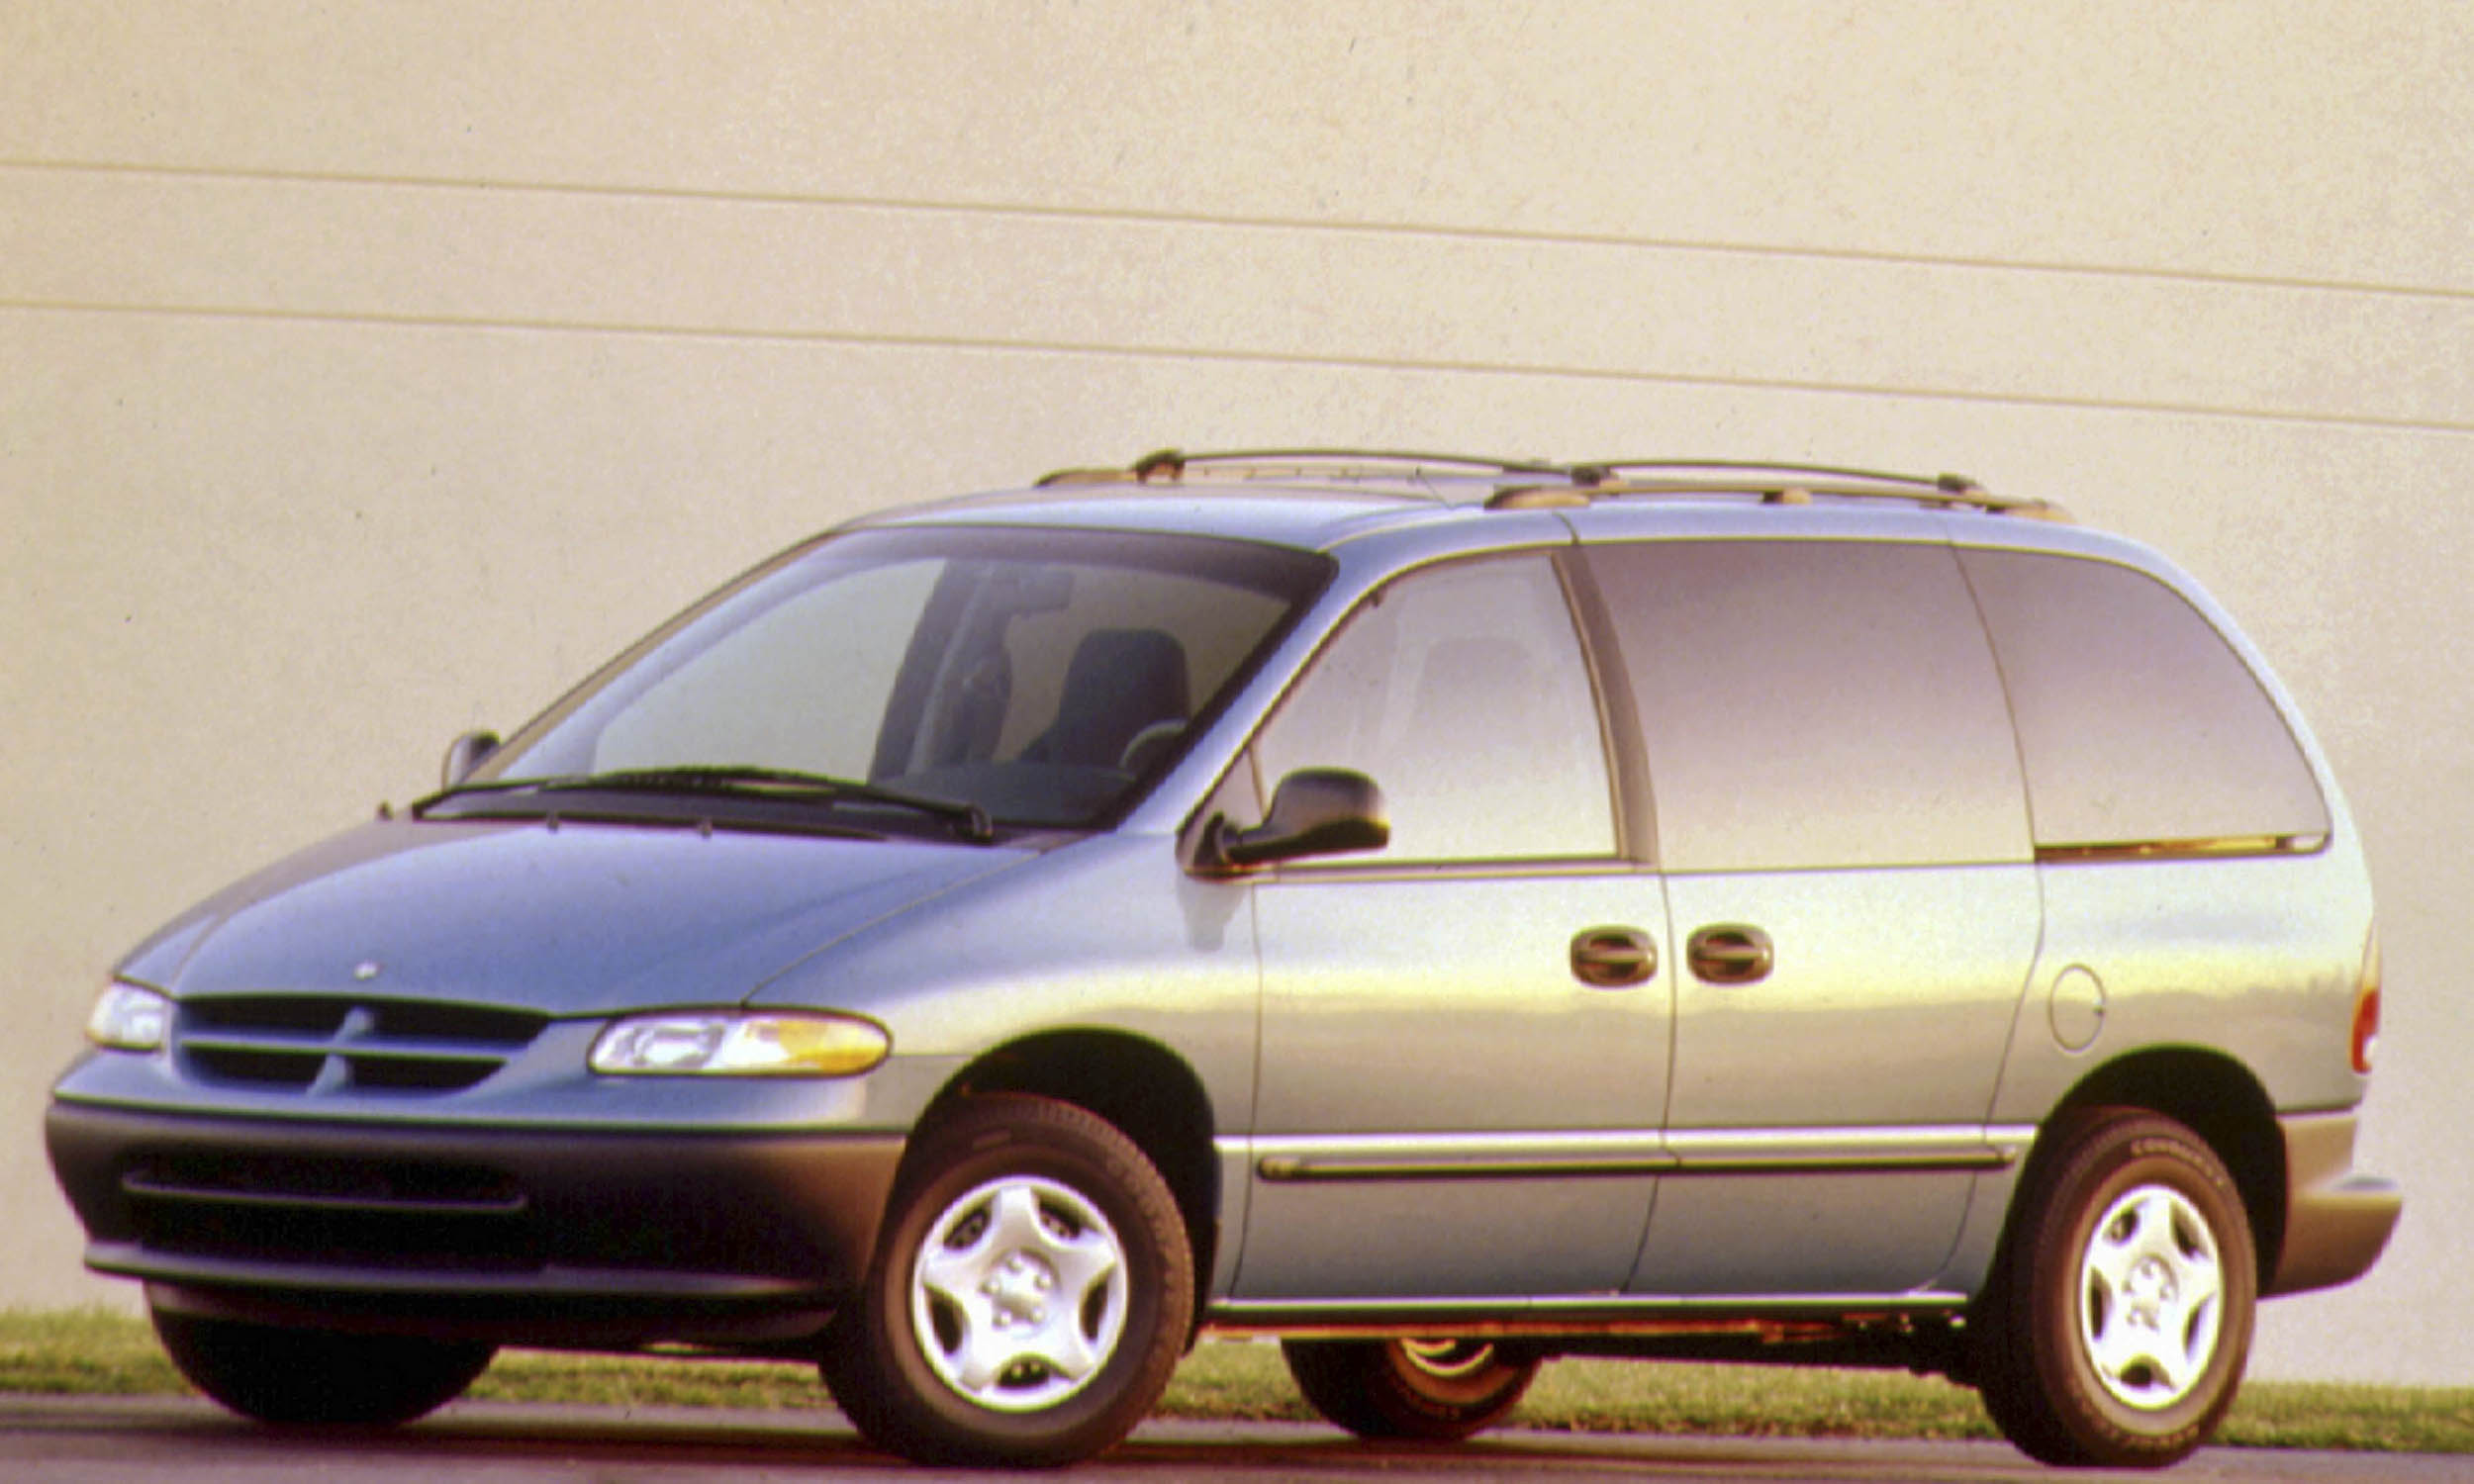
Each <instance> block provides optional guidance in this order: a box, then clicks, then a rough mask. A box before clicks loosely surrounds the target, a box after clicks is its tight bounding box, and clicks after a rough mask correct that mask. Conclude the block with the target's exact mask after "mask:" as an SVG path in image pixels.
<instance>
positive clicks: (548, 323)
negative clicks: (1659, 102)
mask: <svg viewBox="0 0 2474 1484" xmlns="http://www.w3.org/2000/svg"><path fill="white" fill-rule="evenodd" d="M0 311H23V312H28V313H43V314H82V315H120V316H132V317H141V316H147V315H157V316H165V317H171V318H180V319H205V320H246V321H257V322H261V323H271V324H298V325H381V326H386V327H390V328H404V329H455V330H479V331H485V332H486V331H523V332H525V333H536V334H573V335H619V336H635V337H640V338H648V339H679V340H718V341H737V342H741V343H757V344H780V345H847V346H858V347H869V348H879V349H914V350H957V351H973V352H989V353H1002V354H1046V355H1078V356H1092V357H1098V358H1105V359H1113V360H1186V361H1201V362H1212V363H1219V364H1239V365H1260V366H1313V367H1318V368H1325V369H1336V370H1357V371H1403V372H1416V373H1421V374H1429V375H1434V374H1448V375H1476V376H1535V377H1549V378H1562V379H1567V380H1572V381H1601V382H1631V383H1635V384H1639V385H1645V386H1675V387H1711V388H1719V389H1723V390H1729V391H1748V392H1796V393H1812V394H1822V395H1829V396H1839V397H1875V398H1888V399H1892V400H1896V401H1919V402H1955V403H1963V404H1969V405H1976V406H1994V407H2024V408H2054V409H2062V410H2067V411H2072V412H2108V413H2139V414H2150V415H2156V416H2163V417H2208V418H2221V419H2226V420H2232V421H2251V422H2269V423H2278V424H2286V425H2303V426H2322V427H2352V428H2374V429H2378V430H2380V431H2383V432H2421V433H2445V434H2468V433H2474V421H2465V422H2455V421H2438V420H2432V419H2426V418H2413V417H2369V416H2362V415H2350V414H2336V413H2306V412H2297V411H2292V410H2287V409H2278V408H2240V407H2215V406H2210V405H2208V404H2206V403H2175V402H2133V401H2127V400H2118V399H2109V398H2102V397H2064V396H2058V395H2039V394H2036V393H2028V392H1971V391H1968V390H1966V389H1964V388H1957V387H1925V386H1891V385H1866V384H1863V383H1860V382H1832V381H1811V380H1795V379H1793V378H1786V377H1760V376H1716V375H1709V374H1705V373H1696V372H1681V371H1651V370H1638V369H1624V368H1619V367H1610V366H1557V365H1550V364H1547V363H1544V362H1525V361H1468V360H1447V359H1435V360H1416V359H1406V358H1392V357H1384V356H1372V355H1318V354H1315V353H1314V352H1312V351H1284V350H1235V349H1229V348H1226V347H1214V346H1177V345H1142V344H1108V343H1103V342H1098V341H1073V340H1007V339H998V338H975V337H971V336H964V335H903V334H880V333H870V332H867V331H862V330H836V329H811V330H798V329H732V328H728V327H726V326H714V325H705V326H700V325H630V324H620V323H615V322H593V321H561V320H487V319H479V318H473V319H462V318H457V317H455V316H451V315H387V314H377V313H362V314H337V313H333V312H327V311H312V310H271V309H244V308H233V307H223V306H214V305H173V304H106V303H77V302H70V301H52V300H36V299H0Z"/></svg>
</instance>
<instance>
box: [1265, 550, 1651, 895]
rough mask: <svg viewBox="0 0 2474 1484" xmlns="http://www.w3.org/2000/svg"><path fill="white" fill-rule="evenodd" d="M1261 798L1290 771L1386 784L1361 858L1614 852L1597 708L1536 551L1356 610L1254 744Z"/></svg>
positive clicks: (1550, 577)
mask: <svg viewBox="0 0 2474 1484" xmlns="http://www.w3.org/2000/svg"><path fill="white" fill-rule="evenodd" d="M1255 756H1256V759H1257V761H1258V764H1259V766H1260V768H1261V772H1262V779H1263V786H1264V788H1265V791H1266V792H1267V793H1268V791H1269V790H1270V788H1271V787H1272V786H1273V785H1274V784H1276V783H1277V782H1278V781H1279V780H1280V779H1282V778H1284V777H1285V776H1286V775H1287V774H1289V773H1291V772H1294V771H1295V770H1297V769H1300V768H1316V767H1321V768H1348V769H1354V770H1356V771H1357V772H1360V773H1363V774H1366V775H1367V776H1368V777H1370V778H1372V779H1374V780H1375V782H1376V783H1377V784H1379V785H1380V786H1381V788H1382V789H1383V793H1384V796H1385V798H1386V800H1387V802H1388V804H1389V807H1390V815H1391V844H1390V845H1389V847H1388V848H1386V849H1384V850H1382V851H1380V852H1378V853H1373V854H1369V855H1356V856H1351V857H1350V858H1349V860H1350V862H1351V863H1352V864H1359V863H1366V862H1370V861H1383V862H1410V861H1416V862H1428V861H1469V860H1487V861H1498V860H1504V861H1508V860H1555V859H1569V858H1575V857H1577V858H1593V857H1604V856H1608V855H1611V854H1613V853H1614V850H1615V828H1614V818H1613V811H1612V807H1611V804H1610V794H1609V787H1608V781H1607V771H1606V749H1605V744H1604V740H1603V736H1602V733H1601V731H1600V728H1599V724H1598V710H1597V702H1596V699H1595V696H1594V694H1593V692H1592V689H1591V687H1590V684H1589V676H1588V670H1587V666H1586V664H1585V662H1584V661H1583V659H1582V656H1581V650H1580V641H1579V637H1578V635H1577V634H1576V632H1575V631H1574V629H1573V626H1572V618H1571V611H1570V607H1569V605H1568V604H1567V603H1566V600H1565V596H1564V588H1563V584H1562V583H1561V582H1560V581H1559V580H1558V579H1557V577H1556V573H1555V568H1554V565H1553V563H1552V561H1551V560H1550V559H1548V558H1546V557H1544V556H1518V557H1499V558H1490V559H1484V560H1478V561H1472V562H1463V563H1457V564H1454V565H1451V566H1445V567H1435V568H1428V569H1425V570H1423V571H1419V572H1414V573H1411V574H1409V575H1408V576H1406V577H1403V578H1401V579H1399V580H1397V581H1395V582H1393V583H1391V584H1390V585H1389V586H1387V587H1385V588H1384V589H1382V590H1381V591H1380V592H1379V593H1377V594H1376V595H1375V596H1374V597H1373V598H1371V599H1369V600H1368V601H1367V602H1366V603H1363V604H1362V605H1361V606H1360V607H1359V608H1358V610H1357V611H1356V612H1355V613H1353V614H1351V615H1350V617H1349V618H1348V620H1347V621H1346V622H1345V623H1344V624H1343V626H1342V628H1341V630H1340V633H1339V634H1338V636H1337V637H1335V638H1334V639H1333V640H1332V641H1331V643H1330V644H1328V645H1326V646H1325V647H1324V650H1323V652H1322V654H1321V655H1319V656H1318V657H1317V658H1316V659H1315V661H1314V664H1313V666H1312V668H1311V669H1309V670H1308V671H1307V672H1306V675H1305V677H1304V679H1302V680H1300V681H1299V682H1298V683H1297V685H1296V688H1295V689H1294V690H1292V691H1291V692H1290V693H1289V695H1288V697H1287V699H1286V700H1285V701H1284V702H1283V703H1282V706H1281V709H1280V711H1279V713H1278V714H1277V715H1275V716H1274V717H1273V718H1272V720H1271V721H1270V723H1269V724H1267V725H1266V726H1265V727H1264V729H1263V731H1262V733H1261V734H1260V735H1259V736H1258V738H1257V739H1256V744H1255Z"/></svg>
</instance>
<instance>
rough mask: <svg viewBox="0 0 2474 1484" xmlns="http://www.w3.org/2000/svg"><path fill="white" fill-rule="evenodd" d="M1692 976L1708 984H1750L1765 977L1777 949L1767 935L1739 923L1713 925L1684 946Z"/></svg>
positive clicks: (1701, 931)
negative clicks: (1772, 945) (1771, 944)
mask: <svg viewBox="0 0 2474 1484" xmlns="http://www.w3.org/2000/svg"><path fill="white" fill-rule="evenodd" d="M1685 953H1686V955H1687V958H1688V960H1689V962H1690V963H1691V965H1692V973H1693V974H1695V975H1697V976H1698V977H1699V978H1700V979H1701V980H1702V981H1703V982H1705V983H1711V984H1750V983H1753V982H1754V981H1756V980H1758V979H1765V978H1767V977H1769V971H1770V969H1771V968H1772V967H1773V966H1774V965H1775V964H1776V963H1777V961H1778V954H1777V950H1776V949H1774V948H1772V947H1771V946H1770V943H1769V935H1768V934H1767V933H1764V932H1762V931H1761V930H1760V928H1757V927H1747V926H1745V925H1744V924H1743V923H1740V922H1714V923H1712V924H1710V925H1709V926H1708V927H1705V928H1703V929H1701V930H1700V931H1699V932H1697V933H1694V934H1693V935H1692V939H1691V941H1690V942H1689V943H1688V944H1687V945H1686V946H1685Z"/></svg>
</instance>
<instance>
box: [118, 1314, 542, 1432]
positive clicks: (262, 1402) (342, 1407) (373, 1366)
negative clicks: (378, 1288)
mask: <svg viewBox="0 0 2474 1484" xmlns="http://www.w3.org/2000/svg"><path fill="white" fill-rule="evenodd" d="M153 1320H154V1333H155V1335H156V1336H157V1337H159V1338H160V1339H161V1340H162V1342H163V1348H164V1349H165V1351H167V1352H168V1353H169V1354H170V1355H171V1357H172V1364H174V1365H176V1366H178V1367H179V1368H180V1373H181V1374H182V1375H184V1376H186V1377H188V1378H189V1382H190V1384H191V1385H193V1386H195V1387H197V1388H198V1389H199V1390H200V1391H203V1392H205V1393H206V1394H207V1395H208V1396H210V1397H213V1398H214V1399H215V1400H216V1401H218V1402H220V1403H222V1404H223V1405H224V1406H226V1407H228V1408H230V1409H231V1410H233V1411H235V1412H238V1413H239V1414H240V1415H241V1416H243V1417H250V1418H255V1419H256V1420H257V1421H259V1422H262V1423H273V1424H276V1425H278V1426H284V1427H319V1426H324V1427H392V1426H394V1425H396V1424H397V1423H408V1422H411V1421H412V1420H413V1419H414V1418H416V1417H421V1416H425V1415H427V1414H428V1413H430V1412H434V1411H436V1410H437V1409H438V1408H440V1407H443V1406H445V1405H446V1404H447V1403H449V1402H451V1401H453V1400H455V1399H456V1398H457V1397H459V1396H462V1395H463V1394H464V1389H465V1388H466V1387H468V1386H470V1385H471V1384H472V1383H473V1381H474V1379H475V1378H476V1377H478V1376H479V1375H480V1374H481V1372H482V1371H483V1370H485V1369H487V1368H488V1367H489V1364H490V1357H491V1355H492V1354H493V1353H495V1351H494V1350H493V1348H492V1347H491V1346H490V1345H451V1344H447V1343H444V1342H441V1341H433V1340H417V1339H410V1338H406V1337H402V1336H394V1335H338V1334H334V1333H332V1332H330V1331H324V1330H284V1329H275V1328H271V1327H269V1326H265V1325H251V1324H240V1323H238V1322H235V1321H232V1320H223V1319H195V1318H191V1317H189V1316H187V1315H183V1314H168V1313H165V1312H163V1311H162V1310H160V1309H157V1310H155V1311H153Z"/></svg>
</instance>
